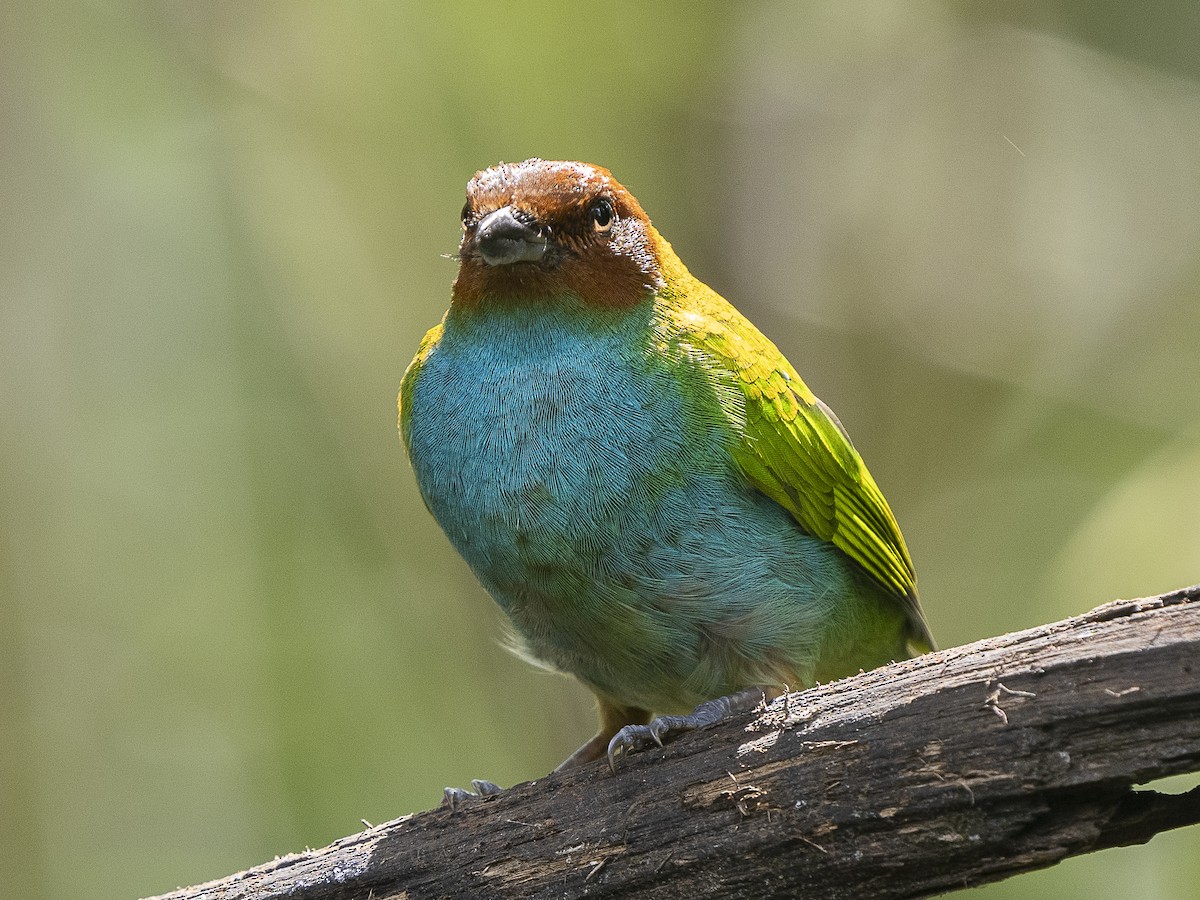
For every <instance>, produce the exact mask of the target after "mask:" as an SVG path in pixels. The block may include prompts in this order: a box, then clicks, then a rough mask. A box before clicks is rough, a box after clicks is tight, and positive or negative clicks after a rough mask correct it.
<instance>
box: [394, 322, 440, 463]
mask: <svg viewBox="0 0 1200 900" xmlns="http://www.w3.org/2000/svg"><path fill="white" fill-rule="evenodd" d="M441 338H442V324H441V323H440V322H439V323H438V324H437V325H434V326H433V327H432V328H430V329H429V330H428V331H427V332H425V337H423V338H422V339H421V346H420V347H418V348H417V355H416V356H414V357H413V361H412V362H410V363H409V364H408V369H407V370H406V371H405V372H404V380H403V381H401V382H400V395H399V396H398V397H397V398H396V403H397V413H398V423H399V426H400V440H402V441H403V442H404V449H405V450H407V449H408V422H409V419H408V416H409V410H410V409H411V408H412V403H411V397H412V392H413V386H414V385H415V384H416V383H417V379H418V378H419V377H420V376H421V367H422V366H423V365H424V363H425V358H426V357H427V356H428V355H429V351H431V350H432V349H433V348H434V347H435V346H436V345H437V342H438V341H439V340H441Z"/></svg>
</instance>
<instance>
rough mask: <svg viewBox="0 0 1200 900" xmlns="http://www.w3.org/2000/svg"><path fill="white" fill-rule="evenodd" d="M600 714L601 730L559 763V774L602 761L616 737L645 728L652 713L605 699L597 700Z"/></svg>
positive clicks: (598, 698)
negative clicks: (562, 771) (629, 730)
mask: <svg viewBox="0 0 1200 900" xmlns="http://www.w3.org/2000/svg"><path fill="white" fill-rule="evenodd" d="M596 700H597V703H598V706H599V713H600V730H599V731H598V732H596V735H595V737H593V738H592V739H591V740H590V741H588V742H587V743H586V744H584V745H583V746H582V747H580V748H579V749H578V750H576V751H575V752H574V753H572V754H571V755H570V756H568V757H567V758H566V759H564V760H563V761H562V762H561V763H559V765H558V768H557V769H555V770H554V771H556V772H558V771H561V770H562V769H573V768H575V767H576V766H582V765H583V764H584V763H590V762H591V761H592V760H595V759H600V758H601V757H602V756H604V754H605V753H606V752H608V750H609V747H611V746H612V744H611V741H612V740H613V739H614V736H615V735H617V734H619V733H620V732H621V731H623V730H625V729H627V728H645V727H647V726H646V723H647V722H649V721H650V711H649V710H648V709H639V708H638V707H636V706H618V705H617V704H615V703H612V702H610V701H608V700H605V699H604V698H603V697H597V698H596Z"/></svg>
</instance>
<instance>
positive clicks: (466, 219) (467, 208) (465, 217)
mask: <svg viewBox="0 0 1200 900" xmlns="http://www.w3.org/2000/svg"><path fill="white" fill-rule="evenodd" d="M459 219H460V220H461V221H462V227H463V231H466V230H467V229H468V228H470V227H471V204H470V203H464V204H463V208H462V212H461V213H460V214H459Z"/></svg>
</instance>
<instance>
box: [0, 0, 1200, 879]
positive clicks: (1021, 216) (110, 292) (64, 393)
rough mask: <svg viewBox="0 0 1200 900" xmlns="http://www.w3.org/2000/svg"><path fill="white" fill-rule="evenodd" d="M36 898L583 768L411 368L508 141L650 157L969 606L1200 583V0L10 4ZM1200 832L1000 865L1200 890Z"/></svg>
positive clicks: (0, 652)
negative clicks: (462, 536)
mask: <svg viewBox="0 0 1200 900" xmlns="http://www.w3.org/2000/svg"><path fill="white" fill-rule="evenodd" d="M0 18H2V19H3V22H4V25H3V28H0V895H3V896H4V897H12V898H51V897H53V898H62V897H88V898H107V897H114V898H116V897H131V896H135V895H140V894H147V893H153V892H158V891H163V890H167V889H170V888H173V887H175V886H176V885H180V884H186V883H191V882H195V881H200V880H206V879H209V878H213V877H217V876H220V875H223V874H226V873H229V872H232V871H234V870H236V869H239V868H242V867H244V866H248V865H251V864H253V863H257V862H261V861H264V860H267V859H270V858H271V857H272V856H274V855H276V854H282V853H286V852H289V851H294V850H299V849H303V848H304V847H309V846H320V845H322V844H325V843H327V842H328V841H330V840H332V839H334V838H336V837H339V836H341V835H344V834H348V833H351V832H353V831H356V830H358V829H359V828H360V827H361V826H360V824H359V820H360V818H362V819H367V820H370V821H372V822H380V821H383V820H387V819H389V818H392V817H395V816H397V815H400V814H403V813H407V812H411V811H416V810H421V809H425V808H429V807H431V806H433V805H435V804H436V803H437V801H438V800H439V797H440V791H441V788H442V787H443V786H444V785H447V784H460V785H461V784H465V783H466V782H467V781H468V780H469V779H470V778H472V777H489V778H492V779H495V780H497V781H499V782H501V783H504V784H509V783H513V782H516V781H522V780H527V779H530V778H535V777H538V776H540V775H542V774H544V773H545V772H546V771H547V770H548V769H550V768H551V767H552V766H553V765H554V764H555V763H557V762H558V761H559V760H560V759H562V757H563V756H565V755H566V753H567V752H569V751H570V750H571V749H573V748H574V747H575V746H576V745H577V744H578V743H580V742H581V741H582V740H583V739H584V738H586V737H587V736H588V735H590V733H591V730H592V728H593V713H592V709H591V704H590V701H589V699H588V698H587V696H586V695H585V694H584V692H583V691H581V690H580V689H579V688H578V687H576V686H575V685H573V684H571V683H569V682H568V681H566V680H565V679H562V678H559V677H557V676H552V675H546V674H543V673H539V672H536V671H534V670H532V669H530V668H529V667H528V666H526V665H525V664H523V663H521V662H520V661H518V660H516V659H515V658H512V657H511V656H509V655H508V654H507V653H506V652H505V651H504V650H503V649H501V647H500V642H499V634H500V632H499V628H498V615H497V613H496V612H495V611H494V609H493V606H492V604H491V603H490V601H489V600H488V598H487V597H486V596H485V595H484V593H483V592H482V591H481V589H480V588H479V587H478V586H477V584H476V583H475V581H474V580H473V578H472V576H471V574H470V573H469V571H468V570H467V569H466V567H465V566H464V565H463V563H462V562H461V561H460V560H459V559H458V558H457V557H456V556H455V555H454V553H453V552H452V551H451V549H450V547H449V545H448V543H447V542H446V540H445V539H444V538H443V536H442V535H441V533H440V531H439V530H438V528H437V526H436V525H435V524H434V522H433V520H432V519H431V518H430V517H429V516H428V515H427V514H426V512H425V511H424V509H423V507H422V505H421V502H420V499H419V497H418V495H417V491H416V488H415V485H414V482H413V478H412V474H411V472H410V471H409V468H408V464H407V462H406V461H405V459H404V457H403V454H402V452H401V449H400V446H399V443H398V440H397V437H396V429H395V417H396V410H395V400H394V398H395V393H396V388H397V386H398V384H399V381H400V377H401V374H402V372H403V370H404V367H405V366H406V364H407V363H408V360H409V359H410V357H411V355H412V353H413V351H414V350H415V348H416V345H417V342H418V341H419V339H420V337H421V335H422V334H423V333H424V331H425V329H426V328H428V327H429V326H430V325H432V324H433V323H434V322H436V321H437V319H438V318H439V317H440V315H441V313H442V311H443V309H444V307H445V304H446V301H447V297H448V289H449V283H450V281H451V279H452V277H453V274H454V268H455V267H454V263H453V262H452V261H450V260H448V259H446V258H444V257H443V254H446V253H449V252H452V251H453V250H454V248H455V246H456V242H457V239H458V233H459V232H458V211H459V208H460V206H461V203H462V190H463V185H464V183H465V181H466V179H467V178H468V177H469V176H470V175H471V174H472V173H473V172H474V171H475V170H476V169H478V168H482V167H484V166H486V165H489V164H491V163H494V162H495V161H497V160H500V159H505V160H518V159H523V158H525V157H527V156H532V155H540V156H545V157H550V158H554V157H565V158H580V159H585V160H589V161H593V162H598V163H601V164H603V165H606V166H608V167H610V168H611V169H612V170H613V171H614V172H615V173H616V174H617V176H618V177H619V178H620V179H621V180H622V181H624V182H625V184H626V185H628V186H629V187H630V188H631V189H632V190H633V191H634V193H635V194H636V195H637V196H638V197H639V198H640V199H641V201H642V203H643V205H644V206H645V207H646V209H647V210H649V211H650V213H651V215H652V216H653V217H654V220H655V223H656V224H657V225H658V226H659V228H660V229H661V230H662V231H663V232H664V233H665V234H666V235H667V236H668V238H669V239H671V240H672V242H673V243H674V245H675V247H676V248H677V249H678V250H679V251H680V253H681V255H682V256H683V258H684V259H685V260H686V261H687V262H688V263H689V265H690V266H691V268H692V269H693V271H695V272H696V273H697V274H698V275H699V276H701V277H702V278H704V279H705V280H707V281H708V282H709V283H711V284H712V285H714V286H715V287H717V288H718V289H719V290H720V291H721V292H722V293H724V294H725V295H726V296H727V297H729V298H730V299H732V300H733V301H734V302H735V303H736V304H738V305H739V306H740V307H741V308H742V309H743V310H744V311H745V312H746V313H747V314H748V315H749V316H750V317H751V318H752V319H753V320H755V321H756V322H757V323H758V324H759V325H760V326H761V327H762V328H763V330H765V331H766V332H767V333H768V334H769V335H770V336H772V337H773V338H774V339H775V340H776V342H777V343H779V344H780V345H781V346H782V347H783V348H784V350H785V352H787V353H788V355H789V356H790V357H791V359H792V360H793V362H794V363H795V364H796V365H797V367H798V368H799V369H800V371H801V372H802V373H803V374H804V375H805V377H806V378H807V380H808V381H809V383H810V385H811V386H812V387H813V388H814V390H816V392H817V393H818V394H819V395H820V396H822V397H823V398H824V399H825V400H826V401H827V402H829V403H830V405H831V406H833V407H834V408H835V409H836V410H837V411H838V413H839V415H840V417H841V418H842V420H843V421H844V422H845V423H846V424H847V426H848V427H849V429H850V431H851V432H852V433H853V435H854V437H855V441H856V443H857V445H858V447H859V449H860V450H861V451H862V452H863V454H864V456H865V457H866V458H867V460H868V461H869V463H870V465H871V467H872V470H873V471H874V473H875V475H876V477H877V479H878V480H879V481H880V483H881V484H882V485H883V487H884V489H885V491H886V492H887V494H888V497H889V498H890V500H891V503H892V505H893V506H894V508H895V510H896V512H897V515H898V516H899V519H900V521H901V523H902V524H903V526H904V529H905V533H906V535H907V537H908V540H909V543H910V545H911V548H912V551H913V555H914V557H915V559H916V561H917V567H918V571H919V573H920V578H921V585H922V592H923V598H924V601H925V605H926V609H927V610H928V614H929V618H930V620H931V622H932V625H933V628H934V631H935V633H936V634H937V635H938V637H939V639H940V641H941V642H942V643H943V644H945V645H949V644H955V643H960V642H965V641H969V640H972V639H975V638H979V637H984V636H987V635H992V634H996V633H1000V632H1004V631H1009V630H1013V629H1019V628H1023V627H1027V626H1032V625H1036V624H1039V623H1043V622H1048V621H1052V620H1054V619H1058V618H1061V617H1064V616H1067V615H1071V614H1074V613H1078V612H1081V611H1084V610H1086V609H1088V608H1090V607H1092V606H1095V605H1097V604H1099V603H1101V602H1104V601H1107V600H1110V599H1113V598H1116V597H1119V596H1138V595H1145V594H1150V593H1154V592H1158V591H1162V590H1165V589H1170V588H1174V587H1179V586H1182V585H1185V584H1190V583H1194V582H1197V581H1200V365H1198V364H1197V343H1198V339H1200V249H1198V248H1200V53H1197V51H1196V46H1197V45H1196V41H1197V36H1198V35H1200V4H1197V3H1196V2H1195V0H1176V2H1167V0H1163V2H1149V3H1143V4H1136V3H1131V2H1117V0H1106V2H1097V0H1077V2H1067V0H1060V2H1055V0H1029V2H1020V0H1013V2H1004V3H968V2H961V3H956V2H938V0H886V2H885V0H880V2H856V3H842V2H824V3H801V2H747V3H736V4H735V3H723V2H721V3H717V2H713V3H702V2H674V3H665V2H664V3H658V4H649V3H643V2H640V0H629V2H607V3H603V4H565V3H550V2H547V3H541V4H538V3H508V4H496V3H479V2H461V3H445V4H425V3H422V4H418V3H406V2H378V0H375V2H367V0H356V2H345V3H325V2H299V0H286V2H283V0H279V2H255V3H243V2H233V0H229V2H208V3H189V2H183V0H175V2H166V0H157V2H156V0H144V2H129V3H113V2H101V0H94V2H74V3H66V2H58V0H45V2H41V3H37V4H31V3H19V2H17V3H13V2H5V3H0ZM1198 885H1200V832H1198V831H1197V830H1196V829H1194V828H1193V829H1190V830H1184V831H1181V832H1175V833H1172V834H1168V835H1164V836H1160V837H1158V838H1156V839H1155V840H1154V841H1153V842H1151V843H1150V844H1149V845H1148V846H1145V847H1141V848H1135V849H1122V850H1114V851H1108V852H1106V853H1102V854H1098V855H1092V856H1088V857H1086V858H1083V859H1078V860H1073V861H1070V862H1068V863H1065V864H1063V865H1061V866H1059V867H1057V868H1055V869H1052V870H1049V871H1046V872H1043V873H1038V874H1034V875H1029V876H1024V877H1021V878H1017V879H1014V880H1011V881H1009V882H1006V883H1003V884H1000V885H993V886H989V887H985V888H982V889H979V890H978V891H977V893H975V894H974V895H973V896H977V897H985V898H997V900H998V898H1023V897H1042V896H1055V897H1059V898H1092V897H1099V896H1104V897H1138V898H1150V900H1156V898H1184V897H1197V896H1200V887H1198Z"/></svg>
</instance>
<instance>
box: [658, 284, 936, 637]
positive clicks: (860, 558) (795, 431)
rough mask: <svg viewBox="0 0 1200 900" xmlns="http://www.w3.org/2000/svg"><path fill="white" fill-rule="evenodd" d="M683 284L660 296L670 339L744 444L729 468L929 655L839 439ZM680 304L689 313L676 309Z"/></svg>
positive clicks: (861, 473) (876, 502)
mask: <svg viewBox="0 0 1200 900" xmlns="http://www.w3.org/2000/svg"><path fill="white" fill-rule="evenodd" d="M688 281H689V282H690V283H689V284H686V286H685V289H684V290H683V291H678V290H676V291H672V290H671V289H669V288H668V289H666V290H665V291H664V292H663V293H662V294H660V297H661V298H662V299H663V301H664V306H665V308H666V309H667V310H669V318H670V320H671V323H672V324H671V326H670V327H669V328H668V330H669V331H672V332H674V334H675V338H674V339H675V340H676V341H680V342H681V343H682V344H683V345H684V347H683V348H681V349H683V350H684V352H685V353H686V354H687V355H688V356H689V357H690V358H691V360H692V362H693V363H694V364H698V365H699V366H701V367H702V368H705V369H708V370H709V375H710V376H713V377H714V379H715V381H716V382H718V383H720V384H722V385H724V389H723V390H722V391H719V392H718V396H719V399H720V402H721V406H722V409H723V412H724V414H725V416H726V418H727V419H728V420H729V421H730V422H731V424H732V425H733V431H734V433H735V434H736V435H737V437H738V438H739V439H740V440H737V441H735V443H734V445H733V447H732V449H731V453H732V455H733V459H734V461H735V463H736V464H737V465H738V466H739V467H740V468H741V470H742V471H743V472H744V473H745V475H746V477H747V478H748V479H749V481H750V482H751V484H753V485H754V486H755V487H757V488H758V489H759V490H760V491H762V492H763V493H764V494H766V495H767V496H768V497H770V498H771V499H772V500H774V501H775V502H776V503H778V504H779V505H780V506H782V507H783V508H784V509H786V510H787V511H788V512H789V513H791V515H792V517H793V518H794V519H795V520H796V522H797V523H798V524H799V525H800V527H801V528H803V529H804V530H805V531H806V532H808V533H809V534H811V535H814V536H815V537H819V538H822V539H823V540H827V541H830V542H831V543H832V544H833V545H834V546H836V547H838V548H839V549H840V550H842V551H843V552H844V553H846V554H847V555H848V556H849V557H850V558H851V559H853V560H854V561H855V562H856V563H858V565H859V566H861V567H862V569H863V571H865V572H866V573H867V574H868V575H870V576H871V578H873V579H874V580H875V581H876V582H878V583H879V584H880V585H881V586H882V587H883V588H885V589H886V590H887V591H888V592H889V593H890V594H891V595H893V596H894V597H895V598H896V599H897V601H898V602H900V603H901V604H902V606H903V607H904V609H905V612H906V613H907V614H908V618H909V621H910V623H911V629H910V631H911V638H912V641H913V643H914V644H916V645H917V647H918V648H919V649H921V650H929V649H932V647H933V640H932V638H931V637H930V634H929V628H928V626H927V625H926V623H925V619H924V616H923V615H922V613H921V609H920V606H919V605H918V602H917V584H916V575H915V573H914V571H913V564H912V559H911V557H910V556H909V554H908V548H907V547H906V546H905V543H904V537H903V536H902V535H901V534H900V527H899V525H897V524H896V518H895V516H894V515H892V510H891V508H890V507H889V506H888V503H887V500H885V499H884V497H883V494H882V493H881V492H880V490H879V487H878V485H876V484H875V479H874V478H872V477H871V473H870V472H868V471H867V467H866V465H864V463H863V461H862V458H861V457H860V456H859V455H858V451H856V450H855V449H854V445H853V444H851V443H850V438H849V436H848V435H847V434H846V432H845V429H843V428H842V425H841V423H840V422H839V421H838V420H837V417H836V416H835V415H834V414H833V412H832V410H830V409H829V407H827V406H826V405H825V404H824V403H822V402H821V401H820V400H818V399H817V398H816V396H814V395H813V393H812V391H810V390H809V389H808V387H807V386H806V385H805V384H804V381H803V380H802V379H801V378H800V376H799V374H797V372H796V370H795V369H794V368H793V367H792V365H791V363H789V362H788V361H787V359H786V358H785V357H784V355H783V354H782V353H780V351H779V349H778V348H777V347H776V346H775V345H774V344H773V343H771V341H769V340H768V339H767V338H766V337H764V336H763V334H762V333H761V332H760V331H758V329H757V328H755V327H754V325H753V324H751V323H750V321H749V320H747V319H746V318H745V317H744V316H742V315H741V313H739V312H738V311H737V310H736V309H735V308H734V307H733V306H731V305H730V304H729V303H727V302H726V301H725V300H724V299H722V298H721V297H720V296H719V295H718V294H716V293H715V292H714V291H712V290H711V289H710V288H708V287H707V286H705V285H704V284H703V283H702V282H699V281H696V280H694V279H691V278H690V277H689V278H688ZM685 295H686V298H687V302H686V304H684V303H682V302H680V301H679V299H678V298H680V297H683V296H685ZM731 385H732V386H736V389H733V388H732V387H731Z"/></svg>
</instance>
